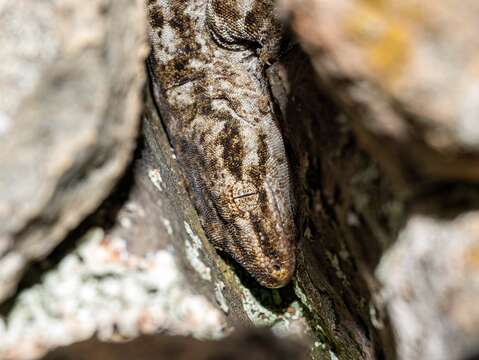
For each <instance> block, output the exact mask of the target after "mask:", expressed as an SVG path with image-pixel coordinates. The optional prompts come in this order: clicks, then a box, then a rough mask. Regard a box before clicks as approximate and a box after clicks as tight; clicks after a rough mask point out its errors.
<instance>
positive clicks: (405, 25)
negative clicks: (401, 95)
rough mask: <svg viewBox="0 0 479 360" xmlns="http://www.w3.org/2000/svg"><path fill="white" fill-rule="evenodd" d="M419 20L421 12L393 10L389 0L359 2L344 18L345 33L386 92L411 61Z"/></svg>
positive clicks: (405, 9) (406, 9)
mask: <svg viewBox="0 0 479 360" xmlns="http://www.w3.org/2000/svg"><path fill="white" fill-rule="evenodd" d="M398 10H401V11H398ZM419 18H420V12H419V10H415V11H414V10H412V9H410V8H407V7H404V8H401V9H392V5H389V4H388V1H386V0H363V1H358V2H356V3H355V6H354V7H352V8H351V9H350V11H349V13H348V15H347V16H346V17H345V23H344V25H345V26H344V29H345V32H346V34H347V36H348V37H349V39H350V41H351V42H352V43H353V44H355V45H356V46H357V47H358V50H359V51H360V53H361V54H362V55H363V57H364V61H365V62H366V64H367V66H368V68H369V69H370V74H369V75H371V74H373V76H376V77H377V78H378V79H379V80H380V81H381V82H382V83H383V85H384V86H385V87H386V88H391V87H394V85H395V82H396V81H397V80H399V79H400V78H401V76H402V74H403V71H404V68H405V66H406V65H407V64H408V62H409V60H410V56H411V51H412V48H413V42H414V36H413V33H414V31H413V27H412V26H411V23H414V22H415V21H417V20H418V19H419Z"/></svg>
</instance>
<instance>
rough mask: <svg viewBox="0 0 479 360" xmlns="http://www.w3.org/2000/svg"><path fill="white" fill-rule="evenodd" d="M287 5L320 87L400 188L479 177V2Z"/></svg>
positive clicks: (291, 0) (305, 0)
mask: <svg viewBox="0 0 479 360" xmlns="http://www.w3.org/2000/svg"><path fill="white" fill-rule="evenodd" d="M283 3H284V5H285V7H286V8H287V9H289V11H290V14H291V15H292V28H293V30H294V31H295V32H296V34H298V35H299V38H300V42H301V44H302V45H303V46H304V48H305V49H306V50H307V52H308V53H309V54H310V56H311V58H312V60H313V64H314V67H315V69H316V72H317V74H318V77H319V78H320V80H321V82H322V84H323V85H326V86H327V87H328V89H329V90H330V92H331V94H333V96H334V97H336V99H338V100H339V101H340V102H341V104H342V106H344V108H345V109H346V110H347V111H348V113H349V118H350V120H351V122H352V124H353V126H354V127H355V130H356V133H357V135H358V138H359V139H360V141H361V143H362V145H363V146H365V147H366V148H367V149H368V150H369V152H370V153H371V154H372V156H374V157H375V158H376V159H378V160H379V161H380V162H381V164H382V166H383V167H384V168H385V169H386V170H387V171H388V173H389V175H390V178H391V179H392V181H394V183H395V185H396V186H397V189H399V190H401V191H404V192H405V193H408V194H409V193H411V192H414V191H416V190H418V191H421V190H424V187H426V188H428V187H429V185H430V184H431V183H441V182H453V181H459V182H477V181H478V180H479V166H478V165H479V127H478V126H477V118H478V116H479V82H478V80H477V79H478V74H479V73H478V71H479V70H478V69H479V67H478V64H479V50H478V49H479V46H478V45H479V44H478V43H479V40H478V38H477V33H478V31H479V22H478V18H479V6H478V4H477V2H476V1H474V0H467V1H463V2H461V6H457V3H456V2H455V1H454V0H446V1H434V0H427V1H418V0H406V1H400V2H398V1H394V0H386V1H373V2H368V1H361V0H341V1H336V0H284V1H283ZM451 29H453V30H451Z"/></svg>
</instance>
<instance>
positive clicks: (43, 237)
mask: <svg viewBox="0 0 479 360" xmlns="http://www.w3.org/2000/svg"><path fill="white" fill-rule="evenodd" d="M0 55H1V58H2V61H1V63H0V94H1V95H0V164H1V166H0V283H1V286H0V300H2V299H4V298H5V297H7V296H8V295H9V294H11V293H12V291H13V290H14V289H15V286H16V283H17V281H18V279H19V278H20V276H21V275H22V273H23V271H24V269H25V267H26V266H27V265H28V263H29V262H31V261H32V260H38V259H41V258H42V257H44V256H45V255H46V254H48V253H49V252H50V251H51V249H52V248H53V247H54V246H55V245H57V244H58V243H59V242H60V241H61V240H62V239H63V238H64V236H65V235H66V234H67V233H68V232H69V231H70V230H71V229H72V228H74V227H75V226H77V225H78V223H79V222H80V221H81V220H82V219H83V218H84V217H85V215H87V214H88V213H89V212H91V211H92V210H94V208H95V207H96V206H98V204H99V203H100V202H101V201H102V200H103V199H104V198H105V197H106V196H107V195H108V193H109V191H110V190H111V189H112V187H113V185H114V183H115V181H116V179H117V178H118V177H119V175H120V174H121V173H122V171H123V170H124V168H125V165H126V164H127V162H128V160H129V159H130V156H131V153H132V150H133V146H134V139H135V136H136V132H137V126H138V119H139V116H138V115H139V110H140V104H141V103H140V95H141V86H142V84H143V81H144V73H143V66H142V65H143V59H144V57H145V55H146V46H145V20H144V9H143V4H142V1H127V0H122V1H111V0H94V1H90V2H89V3H88V6H85V4H84V3H83V2H78V1H73V0H67V1H27V0H19V1H11V0H1V1H0Z"/></svg>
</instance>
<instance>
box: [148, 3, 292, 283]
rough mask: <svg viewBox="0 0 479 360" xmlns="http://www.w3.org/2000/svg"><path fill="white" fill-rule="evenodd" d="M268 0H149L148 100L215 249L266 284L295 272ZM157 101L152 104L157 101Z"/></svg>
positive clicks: (275, 28) (275, 35)
mask: <svg viewBox="0 0 479 360" xmlns="http://www.w3.org/2000/svg"><path fill="white" fill-rule="evenodd" d="M273 5H274V4H273V0H270V1H261V0H226V1H225V0H147V7H148V14H149V21H150V41H151V44H152V48H153V49H152V54H151V56H150V59H149V66H150V73H151V76H152V80H153V85H154V90H155V94H156V95H155V96H157V97H158V96H160V95H159V94H161V96H162V98H164V99H166V102H167V103H168V106H169V114H171V115H172V116H171V118H169V119H164V120H165V124H166V128H167V132H168V135H169V137H170V140H171V142H172V144H173V146H174V148H175V152H176V155H177V158H178V160H179V162H180V165H181V166H182V168H183V172H184V174H185V176H186V178H187V180H188V183H189V191H190V195H191V196H192V198H193V200H194V203H195V206H196V208H197V211H198V212H199V214H200V218H201V220H202V225H203V227H204V229H205V231H206V233H207V235H208V238H209V240H210V241H211V242H212V243H213V244H214V246H215V247H216V248H218V249H220V250H222V251H225V252H227V253H228V254H230V255H231V256H232V257H233V258H234V259H235V260H236V261H237V262H238V263H240V264H241V265H242V266H243V267H244V268H245V269H246V270H247V271H248V272H249V273H250V274H251V275H252V276H253V277H254V278H256V280H257V281H258V282H259V283H260V284H262V285H263V286H266V287H269V288H277V287H281V286H284V285H286V284H287V283H288V282H289V281H290V279H291V277H292V275H293V272H294V268H295V241H296V234H295V225H294V221H293V199H292V190H291V183H290V174H289V166H288V162H287V158H286V153H285V149H284V144H283V139H282V135H281V132H280V129H279V127H278V124H277V122H276V119H275V114H274V111H273V104H272V101H271V96H270V92H269V86H268V82H267V80H266V78H265V76H264V70H265V64H266V63H269V62H271V61H272V60H273V59H274V58H275V56H276V52H277V51H278V49H279V40H280V36H281V27H280V25H279V22H278V21H276V20H275V17H274V14H273ZM158 101H159V100H158Z"/></svg>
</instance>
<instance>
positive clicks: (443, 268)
mask: <svg viewBox="0 0 479 360" xmlns="http://www.w3.org/2000/svg"><path fill="white" fill-rule="evenodd" d="M478 231H479V213H478V212H477V211H471V212H465V213H463V214H462V215H460V216H458V217H456V218H442V219H439V218H437V217H433V216H430V215H425V214H422V215H420V214H416V215H412V216H411V217H410V218H409V220H408V221H407V223H406V225H405V227H404V229H402V230H401V233H400V235H399V238H398V241H397V242H396V243H395V244H394V246H393V247H392V248H391V249H389V250H388V252H387V253H386V254H385V255H384V257H383V259H382V260H381V263H380V266H379V267H378V270H377V275H378V277H379V278H380V279H381V282H382V284H383V290H382V294H383V298H384V303H385V305H386V308H387V309H388V311H389V313H390V315H391V321H392V323H393V326H394V329H395V333H396V338H397V351H398V358H399V359H431V360H433V359H434V360H446V359H455V360H461V359H473V358H475V357H474V356H477V354H478V353H479V346H478V342H477V339H478V338H479V308H478V306H477V303H478V299H479V285H478V284H479V241H478V237H477V234H478Z"/></svg>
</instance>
